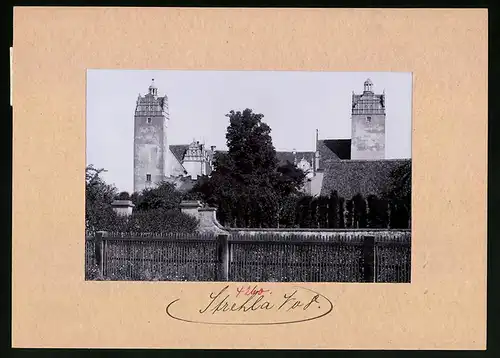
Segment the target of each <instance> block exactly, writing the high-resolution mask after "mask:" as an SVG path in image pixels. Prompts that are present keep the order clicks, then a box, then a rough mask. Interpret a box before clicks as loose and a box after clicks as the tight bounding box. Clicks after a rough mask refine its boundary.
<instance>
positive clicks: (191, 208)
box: [181, 200, 202, 219]
mask: <svg viewBox="0 0 500 358" xmlns="http://www.w3.org/2000/svg"><path fill="white" fill-rule="evenodd" d="M201 207H202V204H201V201H199V200H183V201H182V202H181V212H183V213H184V214H188V215H191V216H193V217H195V218H196V219H200V215H199V212H198V209H199V208H201Z"/></svg>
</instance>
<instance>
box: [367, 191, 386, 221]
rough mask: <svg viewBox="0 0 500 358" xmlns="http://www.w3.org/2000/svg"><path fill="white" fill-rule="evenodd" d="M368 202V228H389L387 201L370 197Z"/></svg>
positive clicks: (373, 196) (374, 196)
mask: <svg viewBox="0 0 500 358" xmlns="http://www.w3.org/2000/svg"><path fill="white" fill-rule="evenodd" d="M367 202H368V215H367V219H368V227H370V228H387V227H388V216H387V201H386V200H384V199H380V198H378V197H377V196H376V195H370V196H368V198H367Z"/></svg>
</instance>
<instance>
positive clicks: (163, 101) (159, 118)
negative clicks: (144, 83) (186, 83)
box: [134, 79, 169, 192]
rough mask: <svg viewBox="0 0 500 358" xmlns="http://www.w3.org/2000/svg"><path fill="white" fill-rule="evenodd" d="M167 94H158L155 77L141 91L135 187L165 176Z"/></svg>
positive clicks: (136, 119)
mask: <svg viewBox="0 0 500 358" xmlns="http://www.w3.org/2000/svg"><path fill="white" fill-rule="evenodd" d="M168 121H169V111H168V97H167V96H163V97H160V96H158V89H157V87H156V85H155V83H154V79H153V81H152V83H151V85H150V86H149V89H148V93H146V94H145V95H144V96H142V95H140V94H139V97H138V98H137V103H136V107H135V116H134V191H135V192H138V191H141V190H143V189H145V188H148V187H153V186H155V184H157V183H158V182H160V181H162V180H164V178H165V174H166V173H165V170H167V168H168V163H167V162H168V153H167V150H168V143H167V127H168Z"/></svg>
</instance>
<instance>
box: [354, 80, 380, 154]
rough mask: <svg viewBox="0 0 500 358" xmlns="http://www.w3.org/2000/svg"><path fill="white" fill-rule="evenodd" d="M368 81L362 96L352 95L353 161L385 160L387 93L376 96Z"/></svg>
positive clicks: (371, 84)
mask: <svg viewBox="0 0 500 358" xmlns="http://www.w3.org/2000/svg"><path fill="white" fill-rule="evenodd" d="M372 87H373V83H372V81H371V80H370V79H367V80H366V81H365V83H364V91H363V93H362V94H360V95H358V94H354V92H353V93H352V113H351V122H352V129H351V131H352V137H351V159H354V160H355V159H368V160H374V159H385V93H382V94H375V93H374V92H373V89H372Z"/></svg>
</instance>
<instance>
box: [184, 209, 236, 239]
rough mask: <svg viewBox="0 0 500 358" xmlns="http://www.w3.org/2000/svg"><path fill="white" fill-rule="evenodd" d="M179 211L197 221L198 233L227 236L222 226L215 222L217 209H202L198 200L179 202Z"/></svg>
mask: <svg viewBox="0 0 500 358" xmlns="http://www.w3.org/2000/svg"><path fill="white" fill-rule="evenodd" d="M181 211H182V212H183V213H185V214H188V215H191V216H193V217H195V218H196V219H197V220H198V221H199V223H198V231H199V232H202V233H211V234H217V235H222V234H228V232H227V231H226V229H225V228H224V226H222V225H221V224H220V223H219V222H218V221H217V218H216V212H217V209H215V208H209V207H203V205H202V204H201V202H200V201H198V200H189V201H183V202H181Z"/></svg>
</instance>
